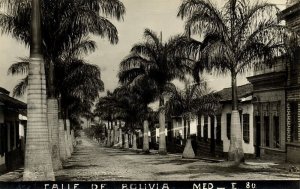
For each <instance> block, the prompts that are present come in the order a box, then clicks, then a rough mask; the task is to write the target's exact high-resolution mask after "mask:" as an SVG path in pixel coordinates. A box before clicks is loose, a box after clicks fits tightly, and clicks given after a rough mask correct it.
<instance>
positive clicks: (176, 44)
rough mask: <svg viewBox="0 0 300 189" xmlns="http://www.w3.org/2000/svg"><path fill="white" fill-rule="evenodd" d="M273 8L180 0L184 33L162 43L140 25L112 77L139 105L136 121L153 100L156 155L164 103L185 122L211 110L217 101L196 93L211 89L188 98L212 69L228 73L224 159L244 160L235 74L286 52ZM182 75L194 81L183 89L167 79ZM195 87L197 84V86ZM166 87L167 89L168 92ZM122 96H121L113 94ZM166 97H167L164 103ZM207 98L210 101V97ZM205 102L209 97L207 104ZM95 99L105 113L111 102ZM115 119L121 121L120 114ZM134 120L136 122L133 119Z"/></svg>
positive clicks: (241, 1) (236, 0) (239, 1)
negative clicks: (229, 86) (139, 37)
mask: <svg viewBox="0 0 300 189" xmlns="http://www.w3.org/2000/svg"><path fill="white" fill-rule="evenodd" d="M278 12H279V9H278V8H277V7H276V5H274V4H268V3H266V2H258V1H257V2H250V1H249V0H228V1H227V2H226V3H225V5H224V6H223V7H222V8H221V9H220V8H219V7H217V6H216V5H215V4H214V3H213V2H212V1H210V0H184V1H183V2H182V4H181V5H180V7H179V10H178V15H177V16H178V17H180V18H181V19H184V20H185V31H184V33H185V34H184V35H182V36H175V37H171V38H170V39H169V40H168V41H167V42H163V41H162V37H161V36H162V35H160V36H158V35H157V34H156V33H155V32H153V31H151V30H150V29H146V30H145V32H144V38H145V41H143V42H141V43H138V44H135V45H134V46H133V47H132V49H131V51H130V54H129V55H128V56H127V57H125V58H124V59H123V60H122V61H121V63H120V71H119V74H118V76H119V81H120V84H121V88H126V89H125V91H130V95H131V97H129V98H132V100H131V101H132V103H130V105H132V106H135V104H134V103H133V102H137V103H138V104H140V105H142V107H144V108H143V109H144V116H141V115H140V117H141V118H140V119H139V122H141V120H146V121H147V116H146V115H147V112H148V111H146V110H147V109H148V105H149V103H150V102H154V101H156V100H158V101H159V112H158V114H159V153H160V154H166V141H165V113H166V110H167V107H169V109H173V110H174V111H173V112H172V113H173V114H180V115H181V116H183V117H185V119H186V120H187V121H188V122H189V120H190V119H191V118H192V117H193V115H194V112H199V111H204V112H207V113H212V114H213V112H214V111H213V110H215V107H216V105H217V103H215V101H211V100H208V101H206V100H202V101H201V100H200V99H201V97H207V96H210V97H212V96H213V95H212V94H209V93H208V94H206V93H204V94H197V93H196V94H195V95H196V96H197V98H196V99H197V101H198V103H195V102H194V98H193V95H194V90H196V88H199V85H200V86H201V80H200V78H201V77H200V76H201V74H202V73H204V72H205V71H206V72H214V73H216V74H227V73H229V74H230V76H231V84H232V114H231V115H232V116H231V134H230V135H231V137H230V138H231V140H230V148H229V152H228V159H229V160H230V161H233V162H234V163H235V164H239V163H241V162H243V161H244V153H243V148H242V137H241V125H240V121H239V120H240V119H239V113H238V98H237V75H238V74H242V73H244V72H246V71H247V70H250V69H253V68H254V69H259V68H260V67H261V66H263V65H264V64H268V65H272V64H273V63H274V61H273V60H274V58H275V57H276V56H289V55H288V53H287V52H288V51H289V50H288V49H289V48H290V46H289V37H290V36H291V35H290V34H291V31H290V30H289V29H288V28H286V27H285V26H283V25H280V23H279V21H278V19H277V13H278ZM193 37H194V38H195V39H194V38H193ZM199 38H200V40H199ZM196 39H197V40H196ZM188 75H192V76H193V78H194V80H195V82H196V83H198V86H197V87H195V86H196V85H195V86H193V85H192V86H189V87H186V89H185V90H184V92H175V91H176V90H175V89H174V85H173V84H172V81H173V80H174V79H178V80H180V81H186V77H187V76H188ZM134 88H139V89H142V91H143V90H144V89H145V90H150V91H148V92H145V93H146V94H147V96H146V97H144V95H143V93H144V92H141V91H136V90H135V89H134ZM172 89H173V90H172ZM197 90H198V89H197ZM199 90H200V91H202V90H203V89H201V87H200V89H199ZM170 91H173V93H171V94H170V93H169V92H170ZM132 93H135V94H132ZM151 93H152V94H151ZM180 93H182V94H180ZM128 95H129V94H128ZM135 95H137V96H139V97H135ZM122 96H124V95H121V96H120V97H118V98H121V97H122ZM184 96H185V97H184ZM149 97H150V98H149ZM167 97H169V98H170V100H169V101H168V103H167V104H165V98H167ZM104 98H106V97H104ZM104 98H103V99H104ZM138 99H139V100H138ZM183 99H184V100H183ZM212 99H214V100H215V99H216V97H214V98H212ZM205 102H209V103H208V105H206V104H205ZM99 104H100V105H99ZM99 104H98V105H99V107H98V110H97V111H98V112H106V110H107V106H109V107H111V105H112V104H109V105H107V106H103V101H102V100H100V102H99ZM179 104H180V105H179ZM116 106H118V105H116ZM134 109H135V110H137V109H136V108H134ZM110 110H111V111H110V112H106V113H107V114H109V115H110V120H112V119H117V118H118V116H113V115H114V113H117V112H118V111H121V110H119V109H114V108H111V109H110ZM138 113H142V111H138ZM132 116H133V114H132ZM134 117H135V116H134ZM103 119H105V117H103ZM121 119H123V120H124V121H125V122H126V119H125V117H121ZM131 121H132V120H131ZM126 123H127V122H126ZM136 125H139V123H138V122H136ZM144 125H145V124H144ZM146 125H147V124H146ZM189 143H190V142H188V143H187V144H189ZM186 154H188V153H186ZM191 155H192V156H193V154H191Z"/></svg>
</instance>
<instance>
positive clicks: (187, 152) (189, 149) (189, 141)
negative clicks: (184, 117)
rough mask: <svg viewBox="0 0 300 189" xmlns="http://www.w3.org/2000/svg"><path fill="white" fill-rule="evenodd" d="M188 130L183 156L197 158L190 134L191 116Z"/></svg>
mask: <svg viewBox="0 0 300 189" xmlns="http://www.w3.org/2000/svg"><path fill="white" fill-rule="evenodd" d="M187 122H188V128H187V142H186V144H185V147H184V151H183V154H182V157H183V158H195V153H194V150H193V147H192V139H191V134H190V126H191V116H189V118H188V121H187Z"/></svg>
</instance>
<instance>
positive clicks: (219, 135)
mask: <svg viewBox="0 0 300 189" xmlns="http://www.w3.org/2000/svg"><path fill="white" fill-rule="evenodd" d="M216 117H217V129H216V137H217V138H216V141H217V143H220V142H221V117H222V116H221V115H217V116H216Z"/></svg>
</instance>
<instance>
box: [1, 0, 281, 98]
mask: <svg viewBox="0 0 300 189" xmlns="http://www.w3.org/2000/svg"><path fill="white" fill-rule="evenodd" d="M121 1H122V2H123V3H124V5H125V8H126V14H125V16H124V20H123V21H120V22H118V21H116V20H111V21H112V23H113V24H114V25H115V26H116V27H117V29H118V32H119V43H118V44H117V45H111V44H109V42H108V40H107V39H101V38H99V37H95V36H92V39H94V40H95V41H96V43H97V49H96V51H95V52H93V53H92V54H90V55H88V56H87V57H86V58H85V59H86V60H87V61H88V62H89V63H92V64H96V65H98V66H99V67H100V69H101V79H102V80H103V82H104V85H105V91H106V90H111V91H112V90H113V89H114V88H116V87H117V86H118V78H117V73H118V70H119V64H120V62H121V60H122V59H123V58H124V57H125V56H127V55H128V54H129V51H130V49H131V47H132V45H133V44H135V43H138V42H141V41H143V32H144V30H145V28H150V29H151V30H153V31H155V32H157V33H159V32H162V38H163V41H164V40H168V39H169V37H171V36H174V35H177V34H181V33H183V31H184V21H182V20H181V19H180V18H178V17H177V16H176V15H177V12H178V7H179V6H180V4H181V2H182V0H121ZM212 1H213V2H214V3H216V4H222V3H223V2H224V0H212ZM268 2H270V3H274V4H278V5H279V8H280V9H283V8H284V7H285V3H286V0H268ZM28 55H29V49H28V48H25V47H24V45H23V44H20V43H19V42H18V41H16V40H15V39H13V38H11V37H9V36H7V35H2V36H1V35H0V87H4V88H6V89H7V90H9V91H12V89H13V87H14V86H15V85H16V84H17V83H18V81H19V80H20V79H21V78H22V76H18V77H16V76H11V75H7V69H8V68H9V66H10V65H11V64H12V63H14V62H16V61H17V60H18V57H26V56H28ZM249 75H251V72H249V73H246V74H244V75H241V76H239V77H238V85H242V84H246V83H247V82H248V81H247V79H246V77H247V76H249ZM206 79H207V81H208V82H209V83H208V85H209V86H210V88H212V89H213V90H215V91H218V90H221V89H223V88H225V87H230V77H229V76H228V75H214V74H207V75H206ZM11 93H12V92H11ZM19 99H20V100H22V101H24V102H26V96H25V97H22V98H19Z"/></svg>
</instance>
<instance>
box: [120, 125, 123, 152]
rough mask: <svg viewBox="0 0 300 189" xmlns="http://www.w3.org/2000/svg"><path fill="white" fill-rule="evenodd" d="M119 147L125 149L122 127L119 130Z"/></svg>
mask: <svg viewBox="0 0 300 189" xmlns="http://www.w3.org/2000/svg"><path fill="white" fill-rule="evenodd" d="M119 138H120V140H119V147H120V148H122V147H123V137H122V128H121V125H120V128H119Z"/></svg>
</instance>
